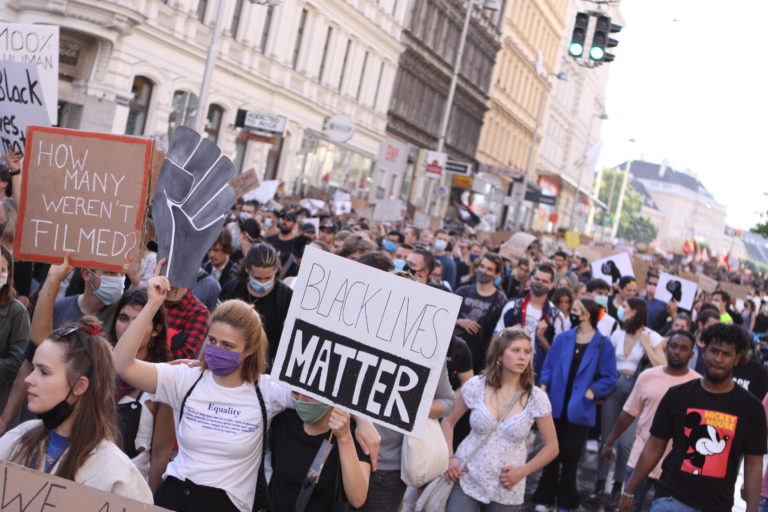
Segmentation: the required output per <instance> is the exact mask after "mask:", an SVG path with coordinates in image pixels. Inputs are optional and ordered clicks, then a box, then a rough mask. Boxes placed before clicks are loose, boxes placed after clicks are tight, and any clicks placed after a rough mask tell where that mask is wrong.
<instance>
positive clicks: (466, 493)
mask: <svg viewBox="0 0 768 512" xmlns="http://www.w3.org/2000/svg"><path fill="white" fill-rule="evenodd" d="M467 410H471V411H472V412H471V414H470V425H471V427H472V430H471V431H470V434H469V435H468V436H467V437H466V438H465V439H464V441H462V443H461V444H460V445H459V448H458V450H456V453H455V454H454V453H453V449H452V447H453V428H454V426H455V425H456V422H457V421H458V420H459V418H461V417H462V416H463V415H464V413H465V412H467ZM534 423H536V426H537V427H538V429H539V432H541V437H542V440H543V442H544V446H543V447H542V449H541V450H540V451H539V453H537V454H536V456H535V457H533V458H532V459H531V460H530V461H528V462H527V463H526V460H527V457H528V450H527V447H526V440H527V439H528V434H529V433H530V431H531V427H532V426H533V424H534ZM442 428H443V434H444V435H445V438H446V441H447V444H448V451H449V456H450V462H449V467H448V471H446V473H445V476H446V478H447V479H448V480H449V481H451V482H458V485H454V487H453V490H452V492H451V496H450V498H449V499H448V504H447V508H446V510H448V511H449V512H451V511H480V510H494V511H497V510H498V511H501V510H519V508H520V505H521V504H522V503H523V497H524V494H525V477H526V476H528V475H530V474H531V473H533V472H535V471H538V470H539V469H541V468H542V467H544V466H545V465H546V464H547V463H549V462H550V461H551V460H553V459H554V458H555V457H556V456H557V453H558V445H557V436H556V434H555V426H554V423H553V421H552V407H551V405H550V403H549V399H548V398H547V395H546V393H545V392H543V391H542V390H541V389H539V388H537V387H536V386H534V375H533V341H532V340H531V337H530V336H529V335H528V333H526V332H525V330H523V329H522V328H520V327H510V328H507V329H504V330H503V331H502V332H501V333H500V334H499V335H498V336H497V337H496V338H494V339H493V341H492V342H491V344H490V346H489V347H488V351H487V356H486V367H485V370H484V371H483V374H482V375H479V376H477V377H473V378H471V379H470V380H469V381H467V382H466V383H465V384H464V385H463V386H462V387H461V388H460V389H459V390H457V392H456V406H455V407H454V409H453V412H452V413H451V414H450V415H449V416H448V417H447V418H445V419H444V420H443V422H442Z"/></svg>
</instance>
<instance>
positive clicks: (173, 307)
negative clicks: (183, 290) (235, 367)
mask: <svg viewBox="0 0 768 512" xmlns="http://www.w3.org/2000/svg"><path fill="white" fill-rule="evenodd" d="M165 317H166V321H167V322H168V328H169V329H172V330H175V331H178V334H176V335H175V336H174V337H173V340H172V341H171V353H172V354H173V357H174V359H194V358H195V357H197V353H198V352H199V351H200V347H201V346H202V345H203V340H204V339H205V335H206V334H207V333H208V323H209V317H210V313H209V312H208V308H206V307H205V305H204V304H203V303H202V302H200V301H199V300H197V298H196V297H195V296H194V295H193V294H192V290H191V289H190V290H187V294H186V295H184V297H182V298H181V299H180V300H178V301H176V302H171V301H168V300H167V301H165Z"/></svg>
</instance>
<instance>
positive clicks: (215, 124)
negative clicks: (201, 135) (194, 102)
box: [205, 103, 224, 142]
mask: <svg viewBox="0 0 768 512" xmlns="http://www.w3.org/2000/svg"><path fill="white" fill-rule="evenodd" d="M223 117H224V109H223V108H222V107H221V106H220V105H216V104H215V103H212V104H211V106H209V107H208V116H207V117H206V120H205V136H206V137H207V138H209V139H210V140H212V141H213V142H218V140H219V131H220V130H221V119H222V118H223Z"/></svg>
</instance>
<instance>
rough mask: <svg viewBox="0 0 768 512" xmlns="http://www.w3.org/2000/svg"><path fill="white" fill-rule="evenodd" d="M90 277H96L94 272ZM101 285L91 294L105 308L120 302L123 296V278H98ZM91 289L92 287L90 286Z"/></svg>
mask: <svg viewBox="0 0 768 512" xmlns="http://www.w3.org/2000/svg"><path fill="white" fill-rule="evenodd" d="M91 274H92V275H94V276H95V275H96V273H95V272H91ZM98 277H99V280H100V281H101V284H100V285H99V287H98V288H97V289H94V290H93V294H94V295H95V296H96V298H98V299H99V300H100V301H101V302H102V303H103V304H104V305H105V306H111V305H112V304H114V303H115V302H117V301H119V300H120V297H122V296H123V290H124V289H125V278H123V277H120V276H98ZM91 288H93V285H91Z"/></svg>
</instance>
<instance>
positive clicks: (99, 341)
mask: <svg viewBox="0 0 768 512" xmlns="http://www.w3.org/2000/svg"><path fill="white" fill-rule="evenodd" d="M46 342H52V343H57V344H60V346H61V347H62V348H63V349H64V362H65V364H66V366H67V382H68V383H69V386H70V388H74V386H75V384H76V383H77V381H78V379H80V377H86V378H87V379H88V388H87V389H86V391H85V393H83V394H82V395H80V396H79V397H78V398H77V399H76V400H75V403H74V405H73V411H72V416H71V417H73V418H74V423H73V425H72V434H71V437H70V438H69V446H68V447H67V449H66V451H65V452H64V454H63V455H62V457H61V460H60V461H59V464H58V466H57V468H56V472H55V473H54V474H55V475H56V476H59V477H62V478H66V479H68V480H74V479H75V475H76V474H77V472H78V471H79V470H80V468H81V467H82V466H83V464H84V463H85V461H86V460H87V459H88V457H90V455H91V452H93V450H95V449H96V448H97V447H98V446H99V444H100V443H101V442H102V441H111V442H114V443H118V444H119V442H120V433H119V431H118V429H117V407H116V405H115V395H114V393H115V368H114V365H113V364H112V353H111V348H110V345H109V343H108V342H107V340H105V339H104V337H103V336H102V333H101V322H100V321H99V320H98V319H97V318H95V317H93V316H84V317H82V318H81V319H80V320H79V321H78V322H77V323H74V324H68V325H66V326H64V327H61V328H59V329H56V330H55V331H53V332H52V333H51V334H49V335H48V337H46V339H45V341H43V343H46ZM48 440H49V431H48V429H46V428H45V426H43V425H42V424H40V425H39V426H37V427H34V428H32V429H30V430H28V431H27V432H26V433H25V434H24V435H23V436H21V438H20V439H19V441H18V443H17V445H16V449H15V451H14V452H13V454H12V456H11V459H10V460H11V462H15V463H16V464H21V465H24V466H26V467H29V468H31V467H33V466H34V465H38V467H39V466H40V465H41V464H42V461H43V460H44V455H45V452H46V445H47V443H48ZM106 469H107V468H105V470H106Z"/></svg>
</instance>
